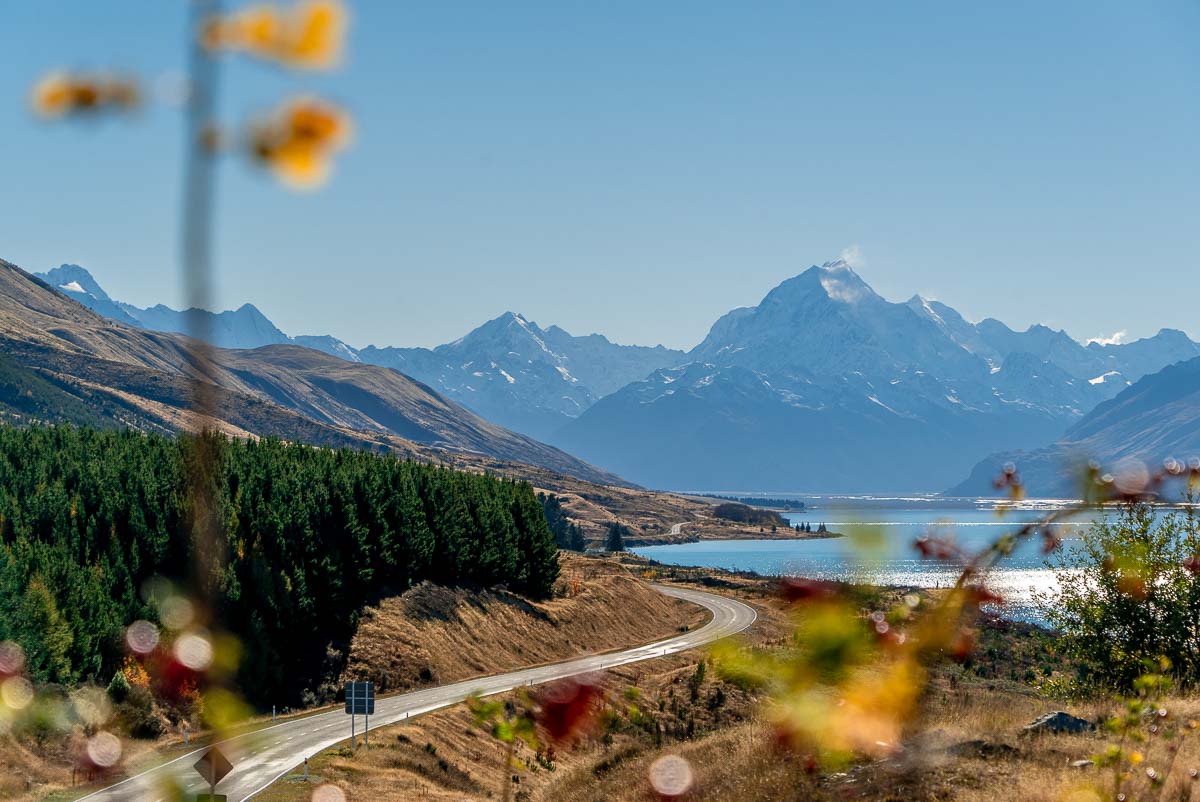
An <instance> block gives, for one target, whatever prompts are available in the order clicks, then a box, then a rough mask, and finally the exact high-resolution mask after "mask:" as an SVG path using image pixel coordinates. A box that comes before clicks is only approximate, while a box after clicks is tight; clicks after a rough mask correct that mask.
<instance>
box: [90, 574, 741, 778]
mask: <svg viewBox="0 0 1200 802" xmlns="http://www.w3.org/2000/svg"><path fill="white" fill-rule="evenodd" d="M656 587H657V588H658V589H659V590H660V591H662V592H663V593H665V594H667V595H668V596H673V597H675V598H678V599H684V600H686V601H689V602H692V603H694V604H698V605H701V606H702V607H706V608H707V609H708V610H709V611H710V612H711V613H712V620H710V621H709V622H708V623H707V624H705V625H704V626H702V627H700V628H698V629H695V630H692V631H690V632H686V633H683V634H681V635H677V636H676V637H673V638H668V639H667V640H662V641H658V642H656V643H650V644H647V645H645V646H639V647H637V648H634V649H626V650H625V651H621V652H612V653H610V654H600V655H593V656H589V657H580V658H577V659H574V660H568V661H566V662H562V663H555V664H553V665H548V666H539V667H537V668H527V669H523V670H521V671H513V672H510V673H508V674H497V675H495V676H491V677H479V678H477V679H470V680H465V681H463V682H456V683H454V684H451V685H442V686H439V687H437V688H426V689H425V690H420V691H413V692H412V693H406V694H402V695H399V696H390V697H387V698H380V699H378V700H377V701H376V702H375V715H373V716H371V729H372V730H374V729H375V728H376V727H382V726H385V725H388V724H395V723H396V722H398V721H403V720H404V719H406V718H408V717H409V716H416V715H419V714H421V713H428V712H429V711H431V710H437V709H439V708H442V707H448V706H450V705H454V704H457V703H459V702H461V701H463V700H464V699H466V698H467V697H468V696H470V695H471V694H473V693H481V694H483V695H485V696H487V695H490V694H494V693H502V692H504V691H508V690H512V689H513V688H518V687H521V686H524V685H538V684H540V683H544V682H550V681H552V680H556V679H562V678H563V677H570V676H575V675H578V674H587V673H590V672H593V671H601V670H603V669H606V668H613V667H615V666H621V665H625V664H627V663H636V662H639V661H641V660H653V659H654V658H656V657H663V656H665V655H668V654H674V653H675V652H682V651H686V650H688V649H694V648H695V647H697V646H703V645H705V644H707V643H712V642H713V641H716V640H720V639H721V638H724V637H726V636H728V635H733V634H736V633H738V632H741V631H742V630H744V629H746V628H747V627H749V626H750V625H751V624H753V623H754V620H755V618H756V613H755V612H754V609H753V608H752V607H750V606H748V605H745V604H742V603H741V602H739V601H735V600H733V599H730V598H726V597H724V596H717V595H714V594H712V593H703V592H701V591H698V590H686V589H684V588H675V587H666V586H656ZM357 722H358V724H357V729H356V731H357V732H358V736H359V738H358V743H359V744H361V743H362V722H363V719H362V716H358V717H357ZM349 737H350V717H349V716H347V715H346V714H345V713H344V712H343V711H342V710H341V709H338V710H333V711H330V712H328V713H321V714H319V715H314V716H308V717H306V718H302V719H295V720H292V721H285V722H280V723H278V724H274V725H271V726H269V727H266V728H264V729H260V730H256V731H254V732H251V733H246V734H245V735H239V736H237V737H235V738H230V739H228V740H226V741H222V742H221V743H220V744H218V746H219V748H220V749H221V751H222V752H223V753H224V754H225V756H226V757H228V758H229V760H230V761H231V762H232V763H233V766H234V769H233V771H232V772H231V773H230V774H229V776H228V777H226V778H225V779H224V780H222V781H221V782H220V783H219V784H218V785H217V793H218V794H225V795H227V796H228V798H229V799H230V800H231V802H244V800H247V799H250V798H251V797H253V796H254V795H255V794H257V793H259V792H260V791H262V790H264V789H265V788H266V787H267V786H269V785H270V784H271V783H273V782H275V781H276V780H277V779H279V778H280V777H282V776H284V775H285V774H289V773H291V771H292V770H293V769H296V768H297V767H299V766H300V764H301V763H303V761H304V758H305V757H312V756H313V755H315V754H317V753H318V752H321V751H322V750H325V749H328V748H329V747H331V746H334V745H335V744H337V743H338V742H339V741H348V739H349ZM206 749H207V747H204V748H201V749H197V750H195V751H192V752H189V753H187V754H185V755H182V756H181V757H177V758H175V759H174V760H171V761H170V762H168V763H164V764H163V765H161V766H158V767H157V768H154V769H151V770H149V771H146V772H143V773H141V774H137V775H134V776H132V777H129V778H127V779H125V780H122V781H121V782H118V783H116V784H114V785H111V786H109V787H107V788H104V789H103V790H100V791H96V792H95V793H92V794H89V795H87V796H85V797H82V798H81V800H83V799H86V800H89V802H116V800H139V801H140V800H147V801H148V802H157V801H158V800H162V802H165V801H166V800H167V799H169V798H170V797H169V794H168V793H167V789H168V788H169V787H171V786H172V785H173V786H175V787H181V788H184V789H185V790H186V791H187V793H188V794H189V797H190V798H194V795H195V794H197V793H207V791H208V783H207V782H205V781H203V780H202V779H201V778H200V776H199V775H198V774H197V773H196V772H195V770H194V769H193V768H192V766H193V764H195V763H196V761H197V760H199V759H200V756H201V755H202V754H203V753H204V752H205V751H206Z"/></svg>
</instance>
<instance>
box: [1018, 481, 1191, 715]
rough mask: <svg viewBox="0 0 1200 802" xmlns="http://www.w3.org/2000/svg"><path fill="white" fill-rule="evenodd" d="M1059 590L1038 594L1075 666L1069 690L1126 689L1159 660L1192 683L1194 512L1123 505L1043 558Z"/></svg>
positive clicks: (1182, 683)
mask: <svg viewBox="0 0 1200 802" xmlns="http://www.w3.org/2000/svg"><path fill="white" fill-rule="evenodd" d="M1051 567H1052V568H1053V569H1054V570H1055V573H1056V575H1057V578H1058V585H1059V590H1058V591H1057V592H1056V593H1053V594H1046V595H1043V596H1042V597H1040V598H1039V603H1040V606H1041V608H1042V611H1043V613H1044V615H1045V616H1046V618H1047V620H1049V621H1050V622H1051V623H1052V624H1054V625H1055V626H1056V627H1057V628H1058V629H1060V630H1061V631H1062V633H1063V645H1064V648H1065V649H1066V651H1067V654H1068V655H1069V656H1070V657H1072V658H1073V659H1074V661H1075V662H1076V664H1077V666H1076V682H1075V685H1076V690H1077V691H1081V690H1082V691H1093V690H1115V691H1119V692H1128V691H1130V690H1132V689H1133V687H1134V683H1135V682H1136V680H1137V679H1138V678H1139V677H1140V676H1142V675H1143V674H1145V672H1146V666H1147V665H1152V664H1158V663H1159V662H1160V661H1161V660H1163V659H1165V660H1166V661H1167V665H1168V666H1169V668H1168V669H1166V670H1167V672H1168V673H1169V674H1170V675H1171V677H1172V678H1173V679H1174V681H1175V683H1176V684H1177V685H1180V686H1184V687H1189V686H1195V685H1196V684H1197V683H1198V681H1200V580H1198V579H1197V574H1198V573H1200V518H1197V515H1196V509H1195V507H1194V506H1193V505H1192V504H1190V503H1189V504H1188V505H1187V506H1186V507H1185V508H1184V509H1183V511H1177V512H1170V513H1166V514H1164V515H1162V516H1161V517H1159V516H1156V513H1155V510H1154V508H1152V507H1150V506H1149V505H1147V504H1144V503H1134V504H1128V505H1125V506H1124V507H1122V508H1121V510H1120V511H1119V512H1118V513H1117V514H1116V515H1115V516H1111V517H1110V516H1105V517H1104V518H1101V519H1100V520H1098V521H1096V522H1095V523H1094V524H1092V525H1091V526H1090V527H1089V528H1088V529H1087V530H1086V531H1084V533H1083V535H1082V536H1081V537H1080V539H1079V541H1078V542H1077V543H1076V544H1074V545H1073V546H1071V547H1069V548H1066V549H1063V550H1061V551H1060V552H1059V553H1058V555H1057V556H1056V558H1055V559H1053V560H1052V561H1051Z"/></svg>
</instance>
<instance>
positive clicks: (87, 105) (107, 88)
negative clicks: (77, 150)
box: [30, 70, 141, 119]
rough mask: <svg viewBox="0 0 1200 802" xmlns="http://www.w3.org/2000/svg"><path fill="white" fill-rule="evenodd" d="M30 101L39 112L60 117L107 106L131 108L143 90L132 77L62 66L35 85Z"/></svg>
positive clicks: (41, 114)
mask: <svg viewBox="0 0 1200 802" xmlns="http://www.w3.org/2000/svg"><path fill="white" fill-rule="evenodd" d="M30 101H31V103H32V104H33V110H34V111H35V112H36V113H37V114H38V115H39V116H41V117H46V118H51V119H57V118H60V117H66V116H67V115H69V114H83V113H89V112H96V111H100V110H101V109H106V108H115V109H117V110H120V111H128V110H130V109H133V108H135V107H137V106H138V104H139V103H140V102H141V90H140V89H139V88H138V85H137V83H136V82H135V81H133V80H132V79H129V78H120V77H115V76H108V75H87V74H78V75H76V74H72V73H69V72H64V71H61V70H60V71H56V72H52V73H50V74H48V75H46V76H45V77H43V78H42V79H41V80H40V81H38V82H37V84H36V85H34V87H33V92H32V94H31V97H30Z"/></svg>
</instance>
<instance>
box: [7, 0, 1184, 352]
mask: <svg viewBox="0 0 1200 802" xmlns="http://www.w3.org/2000/svg"><path fill="white" fill-rule="evenodd" d="M184 6H185V3H184V1H183V0H177V1H175V2H171V1H170V0H156V1H155V2H151V1H150V0H107V2H104V3H95V2H85V0H73V1H72V2H67V1H66V0H11V2H8V3H6V4H5V8H4V11H3V12H2V14H0V20H2V21H3V26H4V39H5V59H4V61H5V69H4V70H2V71H0V124H2V125H3V131H4V136H3V150H2V151H0V153H2V154H3V155H0V166H2V168H3V172H2V175H3V177H4V183H5V186H4V190H3V192H0V256H2V257H3V258H6V259H9V260H11V261H14V262H16V263H17V264H19V265H21V266H23V267H25V268H27V269H31V270H45V269H48V268H50V267H53V266H55V265H57V264H59V263H61V262H67V261H71V262H77V263H79V264H82V265H84V266H86V267H88V268H89V269H91V270H92V271H93V272H94V273H95V274H96V276H97V278H98V279H99V281H100V282H101V283H102V284H103V285H104V286H105V287H106V288H107V289H108V290H109V292H110V293H111V294H112V295H113V296H114V297H117V298H120V299H122V300H128V301H130V302H133V303H137V304H139V305H146V304H152V303H157V302H166V303H169V304H172V305H178V304H179V302H180V300H181V299H180V295H181V289H180V282H179V280H178V268H177V257H176V235H177V212H178V198H179V194H180V188H179V179H180V166H179V158H180V152H181V133H180V128H179V120H178V112H177V111H176V110H172V109H168V108H155V109H150V110H147V111H145V112H144V113H142V114H141V115H140V117H139V118H137V119H133V120H127V121H125V120H121V121H115V120H109V121H103V122H99V123H89V124H85V125H78V124H74V125H67V126H63V125H46V124H43V123H39V122H36V121H34V120H32V119H31V118H30V117H29V116H28V114H27V113H26V109H25V105H24V102H25V97H26V93H27V89H28V87H29V85H30V84H31V83H32V82H33V81H34V80H35V79H36V77H37V76H38V75H39V74H40V73H41V72H42V71H43V70H44V69H47V68H51V67H56V66H81V67H117V68H125V69H131V70H136V71H138V72H140V73H142V74H144V75H147V76H155V75H159V74H162V73H167V72H170V71H172V70H178V69H179V68H180V66H181V64H182V56H181V49H180V42H181V37H182V33H181V31H182V25H183V8H184ZM352 8H353V10H354V14H355V19H354V27H353V29H352V33H351V40H350V50H349V58H348V61H347V63H346V65H345V67H344V68H343V69H341V70H340V71H338V72H337V73H334V74H330V75H319V76H314V75H288V74H284V73H282V72H280V71H278V70H275V69H272V68H270V67H266V66H262V65H259V64H256V63H252V62H250V61H247V60H244V59H234V60H231V61H229V62H226V64H225V68H224V73H223V76H222V77H223V81H224V84H225V88H226V90H227V92H226V94H225V96H224V103H223V105H224V109H223V113H224V117H225V118H226V119H227V120H236V119H239V118H242V117H244V116H246V115H247V114H250V113H252V112H254V111H256V110H260V109H263V108H267V107H270V106H271V105H273V104H274V103H275V102H276V101H277V100H278V99H280V98H281V97H283V96H285V95H287V94H288V93H291V92H296V91H308V90H314V91H317V92H319V93H320V94H322V95H325V96H328V97H331V98H334V99H336V100H339V101H341V102H342V103H344V104H345V105H347V106H348V107H349V108H350V109H352V111H353V113H354V115H355V117H356V119H357V125H358V136H357V141H356V143H355V146H354V147H353V149H352V150H351V151H349V152H347V153H346V154H344V155H343V157H342V158H341V159H340V161H339V164H338V167H337V173H336V175H335V177H334V179H333V181H332V182H331V183H330V184H329V185H328V186H327V187H326V188H325V189H324V190H323V191H321V192H320V193H318V194H315V195H292V194H288V193H287V192H285V191H283V190H282V189H280V188H278V187H277V186H275V185H274V184H273V183H272V182H271V181H269V180H267V179H266V178H264V177H263V176H261V175H259V174H258V173H256V172H255V170H254V169H253V168H252V166H250V165H249V164H246V163H243V162H241V161H240V160H239V159H237V158H230V159H229V160H228V161H227V162H226V163H224V164H223V165H222V167H221V172H220V177H219V212H218V220H217V238H216V254H217V265H218V284H219V296H218V297H219V301H220V303H221V305H222V306H236V305H238V304H240V303H242V302H244V301H253V302H254V303H256V304H257V305H258V306H259V307H260V308H261V309H262V310H263V311H264V312H265V313H266V314H267V315H268V316H269V317H271V318H272V319H273V320H274V321H275V322H276V323H277V324H278V325H279V326H280V327H281V328H283V329H284V330H285V331H287V332H288V333H291V334H317V333H332V334H335V335H337V336H340V337H342V338H343V339H345V340H347V341H348V342H350V343H351V344H353V345H357V346H362V345H366V344H368V343H376V344H381V345H382V344H390V345H433V344H436V343H439V342H444V341H447V340H450V339H453V338H455V337H458V336H460V335H461V334H463V333H465V332H466V331H467V330H468V329H470V328H472V327H473V326H475V325H477V324H478V323H480V322H482V321H483V320H485V319H487V318H490V317H494V316H495V315H497V314H499V313H500V312H502V311H504V310H506V309H512V310H515V311H520V312H523V313H525V314H526V315H527V316H528V317H531V318H533V319H535V320H537V321H538V322H539V323H542V324H543V325H548V324H550V323H557V324H559V325H561V326H563V327H564V328H566V329H568V330H569V331H572V332H575V333H588V332H591V331H600V332H602V333H605V334H607V335H609V336H610V337H612V338H613V339H615V340H617V341H620V342H636V343H657V342H662V343H664V344H667V345H671V346H676V347H679V346H684V347H690V346H692V345H694V344H695V343H696V342H698V341H699V340H700V339H701V338H702V337H703V336H704V334H705V333H706V331H707V328H708V326H709V325H710V324H711V323H712V321H713V320H715V318H716V317H717V316H719V315H720V314H722V313H723V312H725V311H727V310H728V309H729V308H731V307H733V306H739V305H748V304H753V303H756V302H757V301H758V300H759V299H760V298H761V297H762V295H764V294H765V293H766V292H767V291H768V290H769V289H770V288H771V287H773V286H775V285H776V284H778V283H779V282H780V281H782V280H783V279H785V278H787V277H788V276H790V275H794V274H796V273H798V272H800V271H801V270H803V269H804V268H805V267H807V266H808V265H810V264H812V263H819V262H822V261H825V260H827V259H832V258H835V257H837V256H838V254H839V253H840V252H842V251H843V250H844V249H846V248H849V247H851V246H855V245H856V246H857V247H858V249H859V251H860V253H861V264H860V270H859V272H860V273H861V274H862V275H863V277H864V278H865V279H866V280H867V281H868V282H870V283H871V284H872V285H873V286H874V287H875V288H876V290H877V291H879V292H880V293H881V294H883V295H884V296H885V297H888V298H890V299H893V300H901V299H904V298H907V297H908V296H910V295H911V294H913V293H914V292H921V293H923V294H926V295H928V296H931V297H936V298H939V299H941V300H943V301H945V302H947V303H950V304H951V305H953V306H955V307H957V308H958V309H959V310H960V311H962V312H963V313H964V314H965V315H966V316H968V317H969V318H981V317H985V316H993V317H998V318H1000V319H1002V320H1005V321H1006V322H1009V323H1010V324H1011V325H1014V326H1017V327H1021V328H1024V327H1025V326H1026V325H1028V324H1030V323H1033V322H1045V323H1048V324H1051V325H1054V326H1056V327H1065V328H1066V329H1067V330H1068V331H1069V332H1071V333H1072V334H1073V335H1075V336H1076V337H1079V338H1081V339H1084V338H1088V337H1093V336H1098V335H1109V334H1112V333H1113V332H1115V331H1118V330H1124V331H1127V332H1128V334H1129V336H1131V337H1136V336H1144V335H1147V334H1151V333H1153V332H1154V331H1156V330H1157V329H1158V328H1160V327H1162V326H1173V327H1178V328H1183V329H1185V330H1187V331H1189V333H1191V334H1192V335H1193V336H1200V323H1198V322H1197V321H1196V302H1195V299H1196V297H1197V293H1198V292H1200V270H1197V268H1198V267H1200V265H1198V264H1197V261H1198V260H1197V255H1198V254H1200V224H1198V220H1197V217H1198V212H1200V180H1198V179H1200V46H1198V45H1197V43H1198V42H1200V5H1198V4H1196V3H1195V2H1193V1H1192V0H1172V1H1169V2H1137V3H1131V2H1126V3H1115V2H1107V1H1106V0H1089V1H1088V2H1054V3H1046V2H1022V1H1020V0H1018V1H1017V2H1008V3H990V4H983V3H964V2H961V1H960V2H946V3H927V2H906V3H896V2H854V3H850V2H844V1H841V0H831V1H830V2H820V3H817V2H800V1H799V0H793V1H792V2H768V1H767V0H764V1H763V2H757V3H745V4H744V3H725V2H721V3H718V2H707V0H690V1H689V2H673V1H668V0H660V1H657V2H645V0H632V1H630V0H612V2H604V3H596V2H573V1H571V0H554V1H553V2H549V1H548V2H521V1H520V0H516V1H515V2H511V3H496V2H471V3H467V2H454V0H439V2H436V3H401V2H392V1H391V0H386V1H385V0H372V1H371V2H368V1H367V0H360V2H357V3H353V4H352Z"/></svg>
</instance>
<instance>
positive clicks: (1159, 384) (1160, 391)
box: [947, 358, 1200, 498]
mask: <svg viewBox="0 0 1200 802" xmlns="http://www.w3.org/2000/svg"><path fill="white" fill-rule="evenodd" d="M1197 455H1200V358H1197V359H1191V360H1188V361H1186V362H1180V363H1178V364H1175V365H1169V366H1167V367H1165V368H1163V369H1162V370H1161V371H1159V372H1158V373H1154V374H1151V375H1149V376H1146V377H1144V378H1142V379H1141V380H1140V381H1138V382H1137V383H1135V384H1134V385H1133V386H1131V387H1128V388H1126V389H1125V390H1122V391H1121V392H1120V393H1119V394H1118V395H1117V396H1116V397H1115V398H1111V399H1109V400H1107V401H1105V402H1103V403H1101V404H1100V405H1099V406H1097V407H1096V408H1095V409H1093V410H1092V411H1091V412H1089V413H1088V414H1087V415H1085V416H1084V417H1083V418H1082V419H1080V420H1079V422H1078V423H1076V424H1075V425H1074V426H1072V427H1071V428H1070V429H1068V430H1067V432H1066V433H1065V434H1063V436H1062V437H1060V438H1058V439H1057V440H1056V441H1054V442H1053V443H1051V444H1049V445H1047V446H1043V447H1041V448H1037V449H1033V450H1030V451H1006V452H1001V453H997V454H992V455H991V456H989V457H987V458H985V459H984V460H982V461H980V462H979V463H978V464H977V465H976V466H975V467H974V469H972V471H971V474H970V476H968V477H967V479H965V480H964V481H963V482H961V483H959V484H958V485H955V486H954V487H953V488H951V489H950V490H949V491H947V492H948V494H950V495H959V496H980V495H988V494H990V493H992V492H993V488H992V480H993V478H994V477H996V476H997V475H998V474H999V473H1000V471H1001V470H1002V469H1003V467H1004V465H1005V464H1006V463H1012V464H1014V465H1016V466H1017V468H1018V469H1019V471H1020V474H1021V480H1022V482H1023V483H1024V485H1025V488H1026V490H1027V492H1029V493H1030V494H1031V495H1033V496H1039V497H1060V498H1072V497H1076V496H1078V495H1079V485H1078V483H1079V481H1080V479H1081V478H1082V477H1083V475H1084V472H1083V466H1084V464H1085V463H1086V462H1087V461H1088V460H1089V459H1092V458H1102V459H1103V463H1104V465H1105V466H1106V467H1113V466H1118V465H1120V464H1121V463H1122V462H1124V461H1127V460H1136V461H1138V462H1142V463H1145V464H1147V465H1150V466H1154V465H1161V464H1162V463H1163V462H1164V461H1165V460H1166V459H1168V458H1174V459H1178V460H1180V461H1186V460H1189V459H1191V458H1193V457H1195V456H1197Z"/></svg>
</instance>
